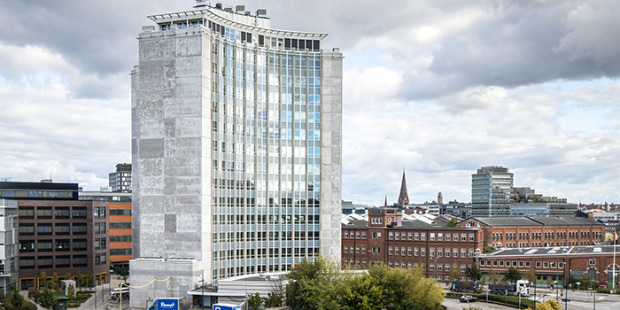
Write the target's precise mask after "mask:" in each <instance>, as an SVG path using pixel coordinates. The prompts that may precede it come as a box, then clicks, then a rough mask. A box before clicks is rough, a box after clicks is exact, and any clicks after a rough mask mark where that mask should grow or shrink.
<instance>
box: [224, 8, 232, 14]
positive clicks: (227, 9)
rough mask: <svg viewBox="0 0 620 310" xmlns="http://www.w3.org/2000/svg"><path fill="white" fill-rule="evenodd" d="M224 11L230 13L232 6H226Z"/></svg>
mask: <svg viewBox="0 0 620 310" xmlns="http://www.w3.org/2000/svg"><path fill="white" fill-rule="evenodd" d="M224 11H225V12H230V13H232V11H233V9H232V7H227V8H225V9H224Z"/></svg>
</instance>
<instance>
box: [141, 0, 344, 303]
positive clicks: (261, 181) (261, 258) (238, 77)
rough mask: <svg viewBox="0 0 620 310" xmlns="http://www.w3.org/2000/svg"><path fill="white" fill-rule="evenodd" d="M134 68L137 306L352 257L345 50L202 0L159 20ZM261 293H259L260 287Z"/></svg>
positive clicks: (144, 38)
mask: <svg viewBox="0 0 620 310" xmlns="http://www.w3.org/2000/svg"><path fill="white" fill-rule="evenodd" d="M149 18H150V19H151V20H152V21H153V22H154V23H155V26H147V27H143V32H142V33H141V34H140V35H139V36H138V42H139V57H138V59H139V65H138V66H136V67H135V69H134V70H133V71H132V114H133V116H132V146H133V147H132V164H133V177H134V179H133V235H134V251H133V253H134V257H139V258H136V259H134V260H132V261H131V262H130V266H131V267H130V268H131V283H132V284H134V285H140V284H142V283H148V282H149V281H152V280H153V279H161V278H165V277H170V279H171V280H170V281H173V282H174V285H171V284H169V283H162V284H157V283H156V284H154V286H152V287H145V288H144V289H132V292H131V306H132V307H141V306H144V301H145V300H147V299H148V298H154V297H161V296H170V297H185V296H187V294H188V293H187V291H188V290H191V289H193V288H195V287H196V286H197V285H198V284H199V283H202V282H201V278H202V279H204V283H206V284H215V282H216V281H217V280H218V279H225V278H230V277H236V276H244V275H248V274H259V273H265V272H276V271H286V270H290V268H292V266H294V265H295V264H296V263H298V262H301V261H302V260H303V259H310V260H312V259H314V258H315V257H318V256H319V255H322V256H323V257H325V258H328V259H333V260H335V261H339V260H340V248H341V247H340V240H341V236H340V226H341V224H340V213H341V212H340V207H341V199H342V197H341V170H342V160H341V156H342V150H341V148H342V141H341V140H342V59H343V57H342V54H341V53H340V52H339V51H338V50H337V49H334V50H333V51H324V50H322V49H321V40H322V39H323V38H324V37H325V36H326V34H321V33H310V32H296V31H289V30H286V31H284V30H278V29H273V28H271V27H270V19H269V18H267V17H266V16H264V10H258V11H257V14H256V15H252V14H250V13H249V12H245V11H244V8H243V6H237V7H236V9H235V10H233V9H231V8H223V9H222V6H221V4H218V5H216V6H215V7H212V6H210V5H209V4H207V3H206V2H205V1H198V3H197V4H196V5H195V6H194V8H193V9H192V10H189V11H186V12H178V13H164V14H157V15H152V16H149ZM250 293H251V292H250Z"/></svg>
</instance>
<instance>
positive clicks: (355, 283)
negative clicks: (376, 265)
mask: <svg viewBox="0 0 620 310" xmlns="http://www.w3.org/2000/svg"><path fill="white" fill-rule="evenodd" d="M383 295H384V294H383V287H382V286H380V285H379V282H378V281H377V279H376V278H373V277H370V276H368V275H367V274H358V275H356V276H353V277H352V278H351V279H350V280H349V283H348V289H347V290H346V292H345V296H344V298H343V307H342V309H343V310H353V309H360V310H372V309H381V306H382V305H383V301H382V299H383Z"/></svg>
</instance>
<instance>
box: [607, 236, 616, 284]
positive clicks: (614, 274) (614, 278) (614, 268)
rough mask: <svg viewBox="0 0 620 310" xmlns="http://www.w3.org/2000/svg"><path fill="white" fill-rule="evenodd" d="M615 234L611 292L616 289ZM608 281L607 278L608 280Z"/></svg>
mask: <svg viewBox="0 0 620 310" xmlns="http://www.w3.org/2000/svg"><path fill="white" fill-rule="evenodd" d="M616 239H617V238H616V233H615V232H614V261H613V267H612V268H613V269H612V270H613V271H612V273H611V290H612V292H613V291H614V290H615V289H616ZM608 279H609V278H608Z"/></svg>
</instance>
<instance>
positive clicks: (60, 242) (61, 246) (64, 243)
mask: <svg viewBox="0 0 620 310" xmlns="http://www.w3.org/2000/svg"><path fill="white" fill-rule="evenodd" d="M87 249H88V242H87V241H86V239H74V240H73V241H71V240H70V239H57V240H55V241H54V240H38V241H35V240H22V241H20V242H19V250H20V251H21V252H34V251H35V250H36V251H39V252H46V251H71V250H73V251H86V250H87Z"/></svg>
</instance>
